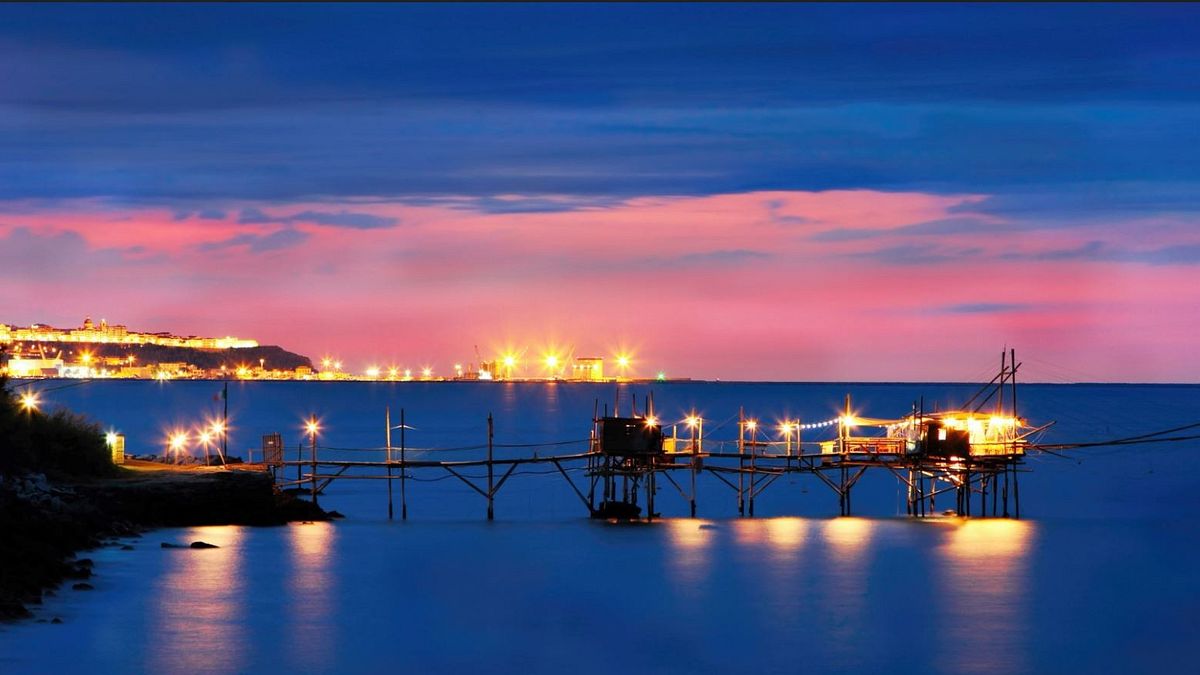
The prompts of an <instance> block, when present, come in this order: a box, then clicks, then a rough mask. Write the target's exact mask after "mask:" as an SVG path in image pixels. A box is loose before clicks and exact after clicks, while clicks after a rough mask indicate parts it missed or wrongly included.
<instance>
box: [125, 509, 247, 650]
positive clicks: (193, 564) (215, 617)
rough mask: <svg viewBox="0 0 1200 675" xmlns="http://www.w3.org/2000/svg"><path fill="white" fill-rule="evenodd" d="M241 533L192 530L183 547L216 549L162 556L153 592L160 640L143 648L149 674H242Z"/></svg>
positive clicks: (237, 529) (234, 528) (235, 528)
mask: <svg viewBox="0 0 1200 675" xmlns="http://www.w3.org/2000/svg"><path fill="white" fill-rule="evenodd" d="M243 534H244V533H243V530H242V528H241V527H238V526H222V527H194V528H191V529H189V530H188V531H187V532H185V533H184V535H183V537H182V542H183V543H185V544H186V543H191V542H193V541H205V542H208V543H210V544H215V545H216V546H218V547H219V548H213V549H187V550H180V551H174V550H164V551H163V552H162V553H163V555H164V556H167V564H168V566H169V568H168V570H167V573H166V574H165V575H164V576H163V577H162V578H161V581H160V582H159V583H160V589H159V592H158V593H156V597H157V598H158V600H159V604H158V606H157V608H156V609H157V617H156V619H157V621H158V623H159V624H160V625H161V626H162V628H161V631H160V632H161V635H162V638H161V639H159V640H156V641H154V642H153V643H152V644H150V645H148V648H147V659H148V660H149V664H150V668H149V670H150V671H152V672H213V671H223V672H235V671H239V670H244V664H243V659H244V658H245V647H246V645H245V644H244V643H243V640H242V636H241V635H240V634H239V627H240V626H241V625H242V624H243V622H244V620H245V605H244V602H245V600H244V595H243V584H244V582H243V579H242V576H241V575H242V571H243V570H242V565H243V561H242V549H241V546H240V544H241V540H242V537H243Z"/></svg>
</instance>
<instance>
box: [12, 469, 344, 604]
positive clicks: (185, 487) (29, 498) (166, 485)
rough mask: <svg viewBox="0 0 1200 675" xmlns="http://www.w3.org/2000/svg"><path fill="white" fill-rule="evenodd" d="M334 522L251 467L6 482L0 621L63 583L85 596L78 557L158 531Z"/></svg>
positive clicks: (85, 566)
mask: <svg viewBox="0 0 1200 675" xmlns="http://www.w3.org/2000/svg"><path fill="white" fill-rule="evenodd" d="M135 464H136V463H135ZM328 518H329V514H327V513H325V512H324V511H322V510H321V509H320V508H318V507H316V506H314V505H313V504H312V503H311V502H308V501H305V500H302V499H298V498H296V497H293V496H288V495H277V494H275V492H274V490H273V489H272V484H271V478H270V475H269V474H267V473H265V472H262V471H255V470H252V469H249V468H246V469H238V470H224V469H218V468H209V467H194V468H188V469H178V468H160V467H154V466H137V465H135V466H133V467H131V468H128V469H125V470H123V471H122V472H121V474H120V475H119V476H117V477H113V478H97V479H77V480H71V481H54V482H52V481H49V480H47V479H46V477H45V476H44V475H41V474H24V475H16V476H9V477H7V478H4V479H3V481H2V482H0V620H13V619H20V618H26V617H29V616H30V612H29V609H28V605H36V604H40V603H41V602H42V598H43V595H44V594H46V593H47V592H53V589H54V588H56V587H58V586H59V585H60V584H62V583H63V582H64V581H68V580H71V581H75V582H76V583H75V586H76V587H77V588H79V589H80V590H86V589H87V586H88V584H87V583H86V581H85V580H86V579H88V578H90V577H91V576H92V574H93V569H92V563H91V560H89V559H87V558H77V557H76V555H77V554H78V553H79V552H80V551H85V550H88V549H94V548H97V547H99V546H102V545H105V544H107V543H113V540H114V539H115V538H118V537H133V536H139V535H140V533H141V532H144V531H145V530H147V529H150V528H156V527H186V526H193V525H282V524H284V523H287V522H289V521H307V520H326V519H328Z"/></svg>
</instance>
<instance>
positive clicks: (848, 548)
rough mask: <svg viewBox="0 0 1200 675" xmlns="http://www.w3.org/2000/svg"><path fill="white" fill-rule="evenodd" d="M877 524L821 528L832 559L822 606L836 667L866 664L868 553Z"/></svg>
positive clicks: (850, 522)
mask: <svg viewBox="0 0 1200 675" xmlns="http://www.w3.org/2000/svg"><path fill="white" fill-rule="evenodd" d="M874 529H875V522H874V521H871V520H868V519H866V518H851V517H840V518H833V519H831V520H826V521H825V522H824V523H822V524H821V527H820V533H821V542H822V544H824V550H825V551H826V555H827V557H828V561H827V568H826V573H825V578H826V583H824V584H822V585H821V592H822V593H823V594H824V598H823V599H822V604H823V605H824V606H825V607H826V608H828V625H827V626H826V629H827V630H828V634H829V638H830V639H829V650H830V655H831V658H832V659H833V662H834V663H838V664H842V665H843V666H845V667H847V668H850V669H853V668H855V667H860V666H861V665H862V663H863V656H864V655H863V646H862V644H861V643H860V642H859V641H858V640H856V638H857V637H858V636H859V635H861V634H862V621H863V613H864V605H865V602H866V594H867V593H868V592H869V588H868V585H867V574H868V572H867V556H866V553H867V549H868V547H869V545H870V543H871V536H872V534H873V531H874Z"/></svg>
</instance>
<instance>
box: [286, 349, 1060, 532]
mask: <svg viewBox="0 0 1200 675" xmlns="http://www.w3.org/2000/svg"><path fill="white" fill-rule="evenodd" d="M1010 357H1011V361H1010V360H1009V358H1010ZM1018 367H1019V364H1018V363H1017V362H1016V355H1015V353H1011V352H1010V353H1009V354H1007V355H1002V357H1001V367H1000V372H999V373H998V374H997V375H996V376H995V377H993V378H992V380H991V381H990V382H989V383H987V384H986V385H984V387H983V388H981V389H980V391H979V392H978V393H977V394H976V395H975V396H973V397H971V399H969V400H968V401H967V402H966V403H965V404H964V405H963V406H962V407H961V408H959V409H956V410H953V411H934V412H926V411H925V410H924V409H923V408H924V405H923V403H914V405H913V409H912V411H911V412H910V413H908V414H906V415H905V416H903V417H900V418H895V419H875V418H865V417H859V416H857V415H855V414H854V412H853V411H852V409H851V402H850V398H849V396H847V398H846V405H845V410H844V412H843V413H842V414H841V415H840V416H838V417H837V418H834V419H832V420H825V421H821V422H815V423H808V424H801V423H800V422H799V421H796V422H786V423H784V424H782V425H780V433H781V435H782V436H783V437H784V438H783V440H777V441H771V440H766V439H765V438H762V437H761V432H760V430H759V428H758V424H757V422H756V421H755V420H752V419H747V418H746V416H745V415H744V413H743V412H742V411H739V413H738V438H737V440H736V444H735V443H734V442H732V441H717V440H714V439H711V438H705V436H704V429H703V425H704V420H702V419H700V418H699V416H697V415H695V414H692V415H689V416H687V417H686V418H685V419H683V420H681V421H679V422H676V423H672V424H669V425H666V424H664V423H663V422H662V421H660V419H659V418H658V417H657V416H656V415H655V412H654V403H653V397H647V400H646V406H645V410H644V411H641V412H639V411H638V410H637V406H636V398H634V399H633V400H632V401H631V403H630V410H629V414H628V415H627V416H625V417H621V416H619V414H618V412H617V410H616V408H617V407H619V401H617V402H615V403H614V411H613V413H612V414H611V415H610V414H609V411H608V408H607V405H605V407H604V410H603V414H601V411H600V409H599V403H598V402H597V406H596V410H595V411H594V413H593V419H592V428H591V431H590V434H589V436H588V438H586V439H580V440H576V441H556V442H550V443H542V444H505V445H497V444H496V443H495V441H494V436H495V434H494V424H493V418H492V416H491V415H489V416H488V418H487V442H486V445H482V444H481V445H480V446H473V449H478V450H486V456H485V457H484V458H481V459H466V460H456V461H445V460H434V459H424V458H421V459H411V458H410V457H409V456H408V455H409V449H408V447H407V444H406V442H405V430H407V429H408V428H409V427H407V426H406V425H405V418H404V411H403V410H401V411H400V424H399V425H398V426H393V425H392V419H391V414H390V411H386V412H385V424H386V431H387V435H386V445H385V447H383V448H352V449H342V450H356V451H367V452H378V453H380V455H381V456H382V457H381V459H380V460H346V459H335V458H321V457H320V456H319V454H320V453H319V450H320V446H318V444H317V436H318V431H319V426H318V425H317V422H316V420H310V422H309V424H308V427H307V434H308V436H309V438H308V440H309V444H308V445H309V447H308V451H309V453H308V454H309V456H308V457H307V458H304V457H303V456H302V455H301V456H299V457H298V458H297V459H295V460H287V459H284V458H283V456H282V454H283V453H282V448H278V450H277V451H275V452H274V454H273V456H271V455H267V456H264V459H265V460H266V462H267V463H268V464H269V465H270V466H271V467H272V468H273V469H274V470H276V472H277V473H276V476H277V486H278V487H279V488H280V489H289V488H290V489H303V490H304V491H306V492H308V493H309V495H310V496H311V498H312V500H313V501H314V502H317V500H318V499H319V497H320V495H321V494H322V493H323V492H324V490H325V489H326V488H327V487H328V486H329V485H331V484H332V483H333V482H334V481H337V480H383V481H386V483H387V502H388V504H387V512H388V517H389V518H392V517H393V515H394V505H393V499H394V496H393V495H394V490H393V484H394V482H395V481H397V480H398V481H399V482H400V489H399V494H400V517H401V519H407V517H408V496H407V489H406V484H407V481H408V480H411V479H413V478H414V475H415V474H416V473H417V472H437V473H444V474H445V475H446V477H451V476H452V477H454V478H455V479H457V480H459V481H461V482H462V483H464V484H465V485H467V486H468V487H470V488H471V490H472V491H473V492H475V493H477V494H478V495H479V496H480V497H482V498H483V500H484V501H485V502H486V514H487V519H488V520H492V519H494V518H495V508H494V506H495V500H496V497H497V495H498V494H499V492H500V490H501V488H503V487H504V485H505V484H506V483H507V482H508V481H509V479H510V478H512V477H513V476H514V475H516V474H517V473H518V470H519V468H520V467H526V466H532V465H552V466H553V467H554V469H555V470H556V473H558V474H559V475H561V476H562V478H563V479H564V480H565V481H566V482H567V484H568V485H569V486H570V487H571V490H572V492H573V493H574V494H575V495H576V496H577V497H578V499H579V501H580V503H581V504H582V506H583V507H584V509H586V512H587V513H588V514H589V515H590V516H592V517H594V518H607V519H616V520H635V519H644V520H653V519H654V518H656V517H659V513H658V512H657V511H656V504H655V500H656V498H657V497H658V492H659V489H660V486H661V485H662V484H663V483H665V484H669V485H670V486H671V487H672V488H674V490H675V491H676V492H677V493H678V494H679V496H680V498H681V499H683V500H684V501H685V502H686V503H687V504H688V507H689V513H690V515H691V516H692V517H695V516H696V513H697V508H698V506H697V505H698V503H699V495H698V487H697V486H698V481H697V478H698V477H699V476H701V475H708V476H711V477H713V478H715V479H716V480H717V482H718V483H719V484H722V485H724V486H726V487H728V488H729V489H730V491H731V492H732V493H733V494H734V495H735V498H736V503H737V513H738V515H739V516H746V517H754V511H755V501H756V500H757V499H758V498H759V497H761V495H762V494H763V493H764V492H765V491H766V490H767V489H768V488H770V487H771V486H772V485H774V484H775V483H776V482H777V481H778V480H779V478H780V477H783V476H787V475H800V474H802V475H811V476H812V477H813V478H814V479H815V480H817V481H819V482H820V483H822V484H824V485H825V486H826V487H828V488H829V489H830V490H831V492H832V493H833V494H834V495H836V496H837V500H838V514H839V515H851V513H852V512H853V508H852V506H853V502H852V496H853V493H854V487H855V486H856V485H857V484H858V482H859V481H860V479H861V478H862V477H863V476H864V475H865V474H866V473H867V471H869V470H877V471H886V472H888V473H890V474H891V475H892V476H894V477H895V478H896V480H898V481H899V482H900V484H901V485H902V486H903V489H904V491H905V494H906V495H907V496H906V509H907V513H908V515H910V516H913V517H924V516H929V515H937V514H938V513H939V511H938V508H939V506H941V508H942V509H943V511H942V512H951V513H953V514H956V515H961V516H973V517H980V516H993V517H996V516H998V517H1005V518H1009V517H1012V518H1020V516H1021V500H1020V483H1019V476H1020V474H1021V473H1022V472H1023V471H1024V470H1025V469H1023V467H1022V465H1023V463H1024V459H1025V455H1026V451H1027V450H1029V449H1036V447H1037V446H1032V445H1030V444H1029V443H1028V441H1027V439H1028V437H1029V436H1030V435H1032V434H1035V433H1037V432H1039V431H1041V430H1044V429H1045V428H1046V427H1048V426H1049V425H1044V426H1041V427H1036V428H1031V427H1029V426H1028V425H1027V424H1025V422H1024V421H1023V420H1021V419H1020V418H1019V417H1018V416H1017V412H1016V410H1017V407H1016V406H1017V389H1016V374H1017V369H1018ZM985 406H987V410H985ZM680 426H683V427H684V428H685V429H687V433H686V434H685V435H684V436H682V437H681V436H679V434H678V430H679V427H680ZM668 427H669V428H670V429H671V432H670V435H667V432H666V429H667V428H668ZM817 428H829V429H830V430H835V431H836V436H835V437H834V438H832V439H828V440H824V441H807V442H805V441H801V438H800V435H801V433H802V432H803V431H804V430H808V429H817ZM396 429H398V430H399V431H400V445H399V447H398V448H397V447H394V446H393V445H392V431H393V430H396ZM864 429H870V430H873V431H874V432H875V433H874V434H862V433H861V432H862V431H863V430H864ZM271 438H272V441H271V445H272V447H273V448H276V447H278V446H279V443H278V435H272V437H271ZM572 444H576V445H579V446H584V444H586V449H585V450H584V451H583V452H568V453H563V454H547V455H542V454H540V453H539V452H537V451H536V449H543V450H544V449H545V448H547V447H549V448H562V447H564V446H569V445H572ZM729 446H732V447H729ZM266 448H267V441H266V439H264V449H266ZM497 448H503V449H506V450H512V449H518V448H529V449H531V450H533V451H534V454H532V455H531V456H528V457H516V458H512V457H509V458H497V457H495V450H496V449H497ZM460 449H461V448H460ZM297 450H298V453H302V451H303V448H302V447H301V448H298V449H297ZM293 468H294V469H295V474H294V475H295V478H294V479H289V478H287V476H289V475H290V474H292V469H293ZM473 469H474V470H479V469H483V470H485V471H486V474H485V475H483V476H478V475H474V476H473V475H470V471H471V470H473ZM571 472H576V473H578V472H582V474H583V480H580V481H577V480H576V479H575V478H572V476H571ZM660 479H661V482H660ZM685 485H686V487H685Z"/></svg>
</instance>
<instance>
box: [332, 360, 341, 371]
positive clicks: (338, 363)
mask: <svg viewBox="0 0 1200 675" xmlns="http://www.w3.org/2000/svg"><path fill="white" fill-rule="evenodd" d="M333 369H334V370H341V369H342V362H341V361H334V362H333Z"/></svg>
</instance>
